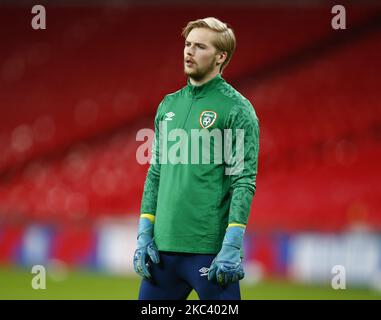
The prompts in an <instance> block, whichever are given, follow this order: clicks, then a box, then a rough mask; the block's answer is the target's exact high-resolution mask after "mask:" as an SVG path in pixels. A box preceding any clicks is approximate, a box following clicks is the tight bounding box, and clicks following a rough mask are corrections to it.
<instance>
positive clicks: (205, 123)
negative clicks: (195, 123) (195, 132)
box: [200, 111, 217, 129]
mask: <svg viewBox="0 0 381 320" xmlns="http://www.w3.org/2000/svg"><path fill="white" fill-rule="evenodd" d="M216 119H217V113H216V112H214V111H203V112H201V115H200V125H201V127H203V128H204V129H206V128H209V127H210V126H211V125H212V124H213V123H214V122H215V121H216Z"/></svg>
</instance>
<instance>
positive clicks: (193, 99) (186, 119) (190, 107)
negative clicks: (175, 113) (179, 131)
mask: <svg viewBox="0 0 381 320" xmlns="http://www.w3.org/2000/svg"><path fill="white" fill-rule="evenodd" d="M195 100H196V99H195V98H192V100H191V103H190V105H189V108H188V114H187V116H186V118H185V121H184V124H183V127H182V128H183V129H185V125H186V123H187V121H188V118H189V114H190V112H191V109H192V105H193V102H194V101H195Z"/></svg>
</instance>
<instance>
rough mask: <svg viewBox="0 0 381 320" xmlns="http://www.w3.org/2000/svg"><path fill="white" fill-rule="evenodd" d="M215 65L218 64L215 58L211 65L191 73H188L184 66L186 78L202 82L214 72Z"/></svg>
mask: <svg viewBox="0 0 381 320" xmlns="http://www.w3.org/2000/svg"><path fill="white" fill-rule="evenodd" d="M215 64H216V58H214V59H213V61H212V62H211V63H210V64H209V65H207V66H205V67H204V68H202V69H199V68H197V67H196V68H195V69H193V70H191V71H187V70H186V69H185V66H184V73H185V75H186V76H188V77H189V78H191V79H192V80H194V81H202V80H203V79H204V78H206V77H207V76H208V75H209V74H210V73H211V72H212V71H213V70H214V67H215Z"/></svg>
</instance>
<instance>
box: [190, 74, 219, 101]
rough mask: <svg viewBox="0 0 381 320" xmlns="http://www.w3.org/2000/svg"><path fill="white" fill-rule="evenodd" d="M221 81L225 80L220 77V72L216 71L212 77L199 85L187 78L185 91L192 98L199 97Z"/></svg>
mask: <svg viewBox="0 0 381 320" xmlns="http://www.w3.org/2000/svg"><path fill="white" fill-rule="evenodd" d="M223 81H225V80H224V79H223V78H222V76H221V74H220V73H218V74H217V75H216V76H215V77H214V78H213V79H210V80H209V81H208V82H205V83H204V84H202V85H201V86H195V85H192V84H191V83H190V80H189V78H188V80H187V86H186V91H187V93H188V95H189V96H190V97H192V98H201V97H203V96H205V95H206V94H207V93H208V92H209V91H210V90H212V89H214V88H215V87H216V86H217V85H218V84H219V83H221V82H223Z"/></svg>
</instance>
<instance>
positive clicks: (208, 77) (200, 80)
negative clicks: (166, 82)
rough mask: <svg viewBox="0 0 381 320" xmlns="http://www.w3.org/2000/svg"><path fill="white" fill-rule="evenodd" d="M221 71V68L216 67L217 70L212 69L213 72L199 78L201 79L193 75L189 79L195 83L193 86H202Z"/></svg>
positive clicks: (192, 83)
mask: <svg viewBox="0 0 381 320" xmlns="http://www.w3.org/2000/svg"><path fill="white" fill-rule="evenodd" d="M219 73H220V72H219V70H218V69H216V70H214V71H212V72H211V73H209V74H207V75H206V76H205V77H204V78H202V79H199V80H196V79H194V78H192V77H189V81H190V83H191V85H193V86H201V85H203V84H204V83H206V82H208V81H209V80H212V79H213V78H214V77H215V76H217V74H219Z"/></svg>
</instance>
